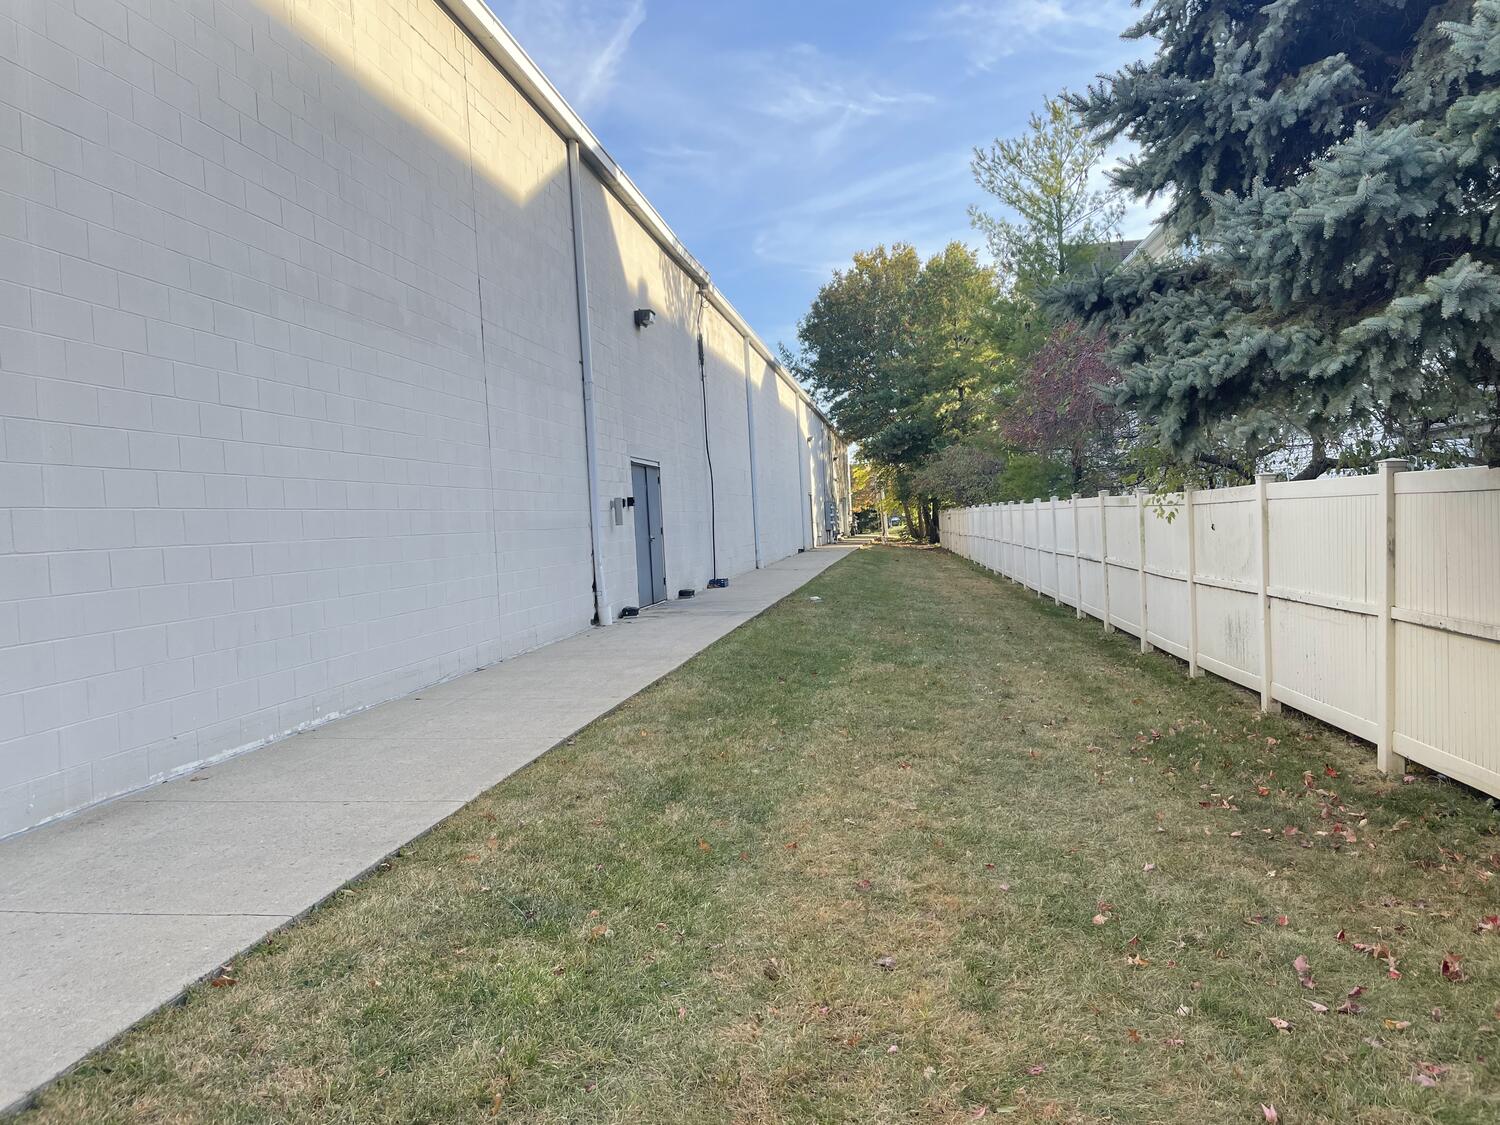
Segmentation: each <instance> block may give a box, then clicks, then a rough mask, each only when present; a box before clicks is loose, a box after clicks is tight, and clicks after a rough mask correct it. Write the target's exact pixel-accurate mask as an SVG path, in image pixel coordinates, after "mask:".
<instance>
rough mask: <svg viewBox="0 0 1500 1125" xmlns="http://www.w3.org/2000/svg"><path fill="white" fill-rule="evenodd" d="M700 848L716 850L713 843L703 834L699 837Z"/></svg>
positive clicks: (705, 850) (702, 849) (702, 850)
mask: <svg viewBox="0 0 1500 1125" xmlns="http://www.w3.org/2000/svg"><path fill="white" fill-rule="evenodd" d="M698 850H699V851H700V852H711V851H713V850H714V846H713V845H712V844H710V843H709V842H708V841H707V840H705V839H704V838H703V837H702V836H699V837H698Z"/></svg>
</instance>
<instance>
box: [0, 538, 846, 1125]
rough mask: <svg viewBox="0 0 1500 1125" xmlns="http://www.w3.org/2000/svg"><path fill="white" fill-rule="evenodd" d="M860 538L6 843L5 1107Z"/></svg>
mask: <svg viewBox="0 0 1500 1125" xmlns="http://www.w3.org/2000/svg"><path fill="white" fill-rule="evenodd" d="M851 549H852V548H821V549H819V550H817V551H813V552H809V553H807V554H802V555H796V556H794V557H792V558H790V559H786V560H784V561H783V562H780V563H777V564H776V565H775V566H772V567H770V568H768V569H766V570H760V571H756V572H754V573H752V574H746V575H742V576H741V577H738V578H736V579H734V581H733V583H732V584H731V586H730V588H729V589H728V590H715V591H709V592H707V593H700V594H699V595H698V596H697V597H696V598H693V599H692V600H690V601H678V602H672V603H670V604H669V605H666V606H661V607H658V608H655V609H651V610H648V611H647V612H646V613H645V614H643V615H642V616H641V617H639V618H637V619H635V620H633V621H624V622H621V623H619V624H618V625H617V626H612V627H611V628H608V629H594V630H590V631H589V632H586V633H582V634H580V635H578V636H576V637H572V638H570V639H568V640H565V641H559V642H558V643H556V644H553V645H549V646H547V647H546V648H543V649H539V650H537V651H536V652H532V653H528V654H526V655H524V656H519V657H516V658H514V659H512V660H507V661H505V662H504V663H502V664H497V665H495V666H493V667H491V668H487V669H484V670H483V671H479V672H474V673H472V674H470V675H467V676H464V677H462V678H460V679H457V680H452V681H450V682H448V683H446V684H443V685H441V686H439V687H435V688H430V689H426V690H423V691H419V692H415V693H413V694H412V695H409V696H407V697H406V698H404V699H398V700H396V701H394V702H392V703H386V704H383V705H381V706H379V707H375V708H372V709H370V710H368V711H364V712H361V713H360V714H358V715H352V716H350V717H349V718H347V719H340V720H337V721H335V722H332V723H329V724H327V725H325V726H322V727H319V728H317V729H316V730H313V731H309V732H308V733H306V734H300V735H296V736H294V737H292V738H287V739H284V740H282V741H281V742H277V743H273V744H272V745H270V746H267V747H265V748H263V749H261V750H257V751H254V752H253V753H249V754H245V755H243V756H241V757H238V758H235V759H233V760H231V761H228V762H224V763H222V764H220V765H217V766H211V767H206V768H204V769H202V770H199V771H198V772H197V773H195V774H193V775H191V776H189V777H186V778H183V779H180V780H177V781H172V782H168V783H167V784H164V785H159V786H156V787H155V788H152V789H148V790H145V791H143V792H141V793H138V794H136V795H134V796H131V797H126V798H123V799H121V800H118V801H115V802H113V803H111V804H108V805H104V806H102V807H100V808H97V809H93V810H90V811H88V812H84V813H81V814H79V815H78V816H75V817H72V818H70V819H67V820H64V821H60V822H58V823H56V824H52V825H49V826H47V827H44V828H40V829H37V830H36V831H34V832H30V833H28V834H26V835H24V836H20V837H17V838H15V839H13V840H9V841H7V842H4V843H0V1112H4V1109H5V1108H6V1107H13V1105H14V1103H16V1102H17V1101H18V1100H20V1099H23V1098H25V1097H26V1095H27V1094H28V1093H29V1092H30V1091H32V1090H34V1089H35V1088H36V1087H38V1086H40V1085H43V1084H45V1083H46V1082H48V1081H50V1080H51V1079H53V1078H55V1077H56V1076H57V1075H58V1074H60V1073H62V1072H63V1071H65V1070H67V1069H68V1068H69V1067H71V1066H73V1064H75V1063H76V1062H78V1060H79V1059H81V1058H83V1056H85V1055H86V1054H87V1053H88V1052H89V1051H91V1050H93V1049H94V1048H96V1047H99V1046H101V1045H103V1044H104V1043H106V1042H108V1041H109V1040H110V1039H112V1038H114V1037H115V1036H116V1035H118V1034H119V1033H120V1032H122V1031H124V1030H125V1029H126V1028H128V1027H129V1026H130V1025H131V1024H133V1023H135V1022H136V1021H137V1020H139V1019H140V1018H141V1017H143V1016H145V1015H147V1014H149V1013H150V1012H152V1011H154V1010H155V1009H156V1008H158V1007H160V1006H161V1005H162V1004H164V1003H166V1002H167V1001H168V1000H171V999H172V998H173V997H175V996H176V995H178V993H180V992H181V991H182V990H183V989H184V988H186V987H187V986H188V985H189V984H191V983H193V982H194V981H196V980H198V979H199V978H201V977H203V976H204V975H205V974H207V973H210V972H212V971H213V970H214V969H215V968H216V967H217V966H218V965H219V964H221V963H223V962H225V961H227V960H229V959H230V958H232V957H234V956H236V955H237V954H238V953H240V951H241V950H243V949H245V948H246V947H247V946H249V945H251V944H253V943H254V942H256V941H257V940H258V939H260V938H261V937H263V936H264V935H265V934H267V933H268V932H270V931H271V930H274V929H276V928H277V927H278V926H281V925H284V924H285V923H287V922H289V921H291V920H292V919H294V918H295V917H297V916H298V915H299V914H301V913H303V912H304V911H306V910H307V909H308V908H310V907H312V906H313V905H314V904H316V903H317V902H318V901H320V900H321V899H323V898H325V897H326V896H327V895H329V894H331V893H332V892H333V891H335V890H337V889H338V888H339V887H340V886H342V885H343V884H344V883H346V882H348V881H349V880H350V879H352V878H354V877H355V876H357V875H359V874H361V873H362V872H364V871H366V870H368V869H369V868H370V867H372V866H374V865H375V864H376V863H378V862H379V861H380V860H381V859H382V858H383V857H384V856H386V855H388V854H389V853H390V852H392V851H394V850H395V849H397V848H399V847H400V846H401V845H403V844H405V843H406V842H407V841H408V840H410V839H412V838H413V837H414V836H417V835H418V834H420V833H422V832H424V831H426V830H427V829H428V828H430V827H432V825H434V824H436V823H437V822H438V821H440V820H442V819H443V818H444V817H446V816H447V815H449V814H450V813H452V812H453V811H455V810H456V809H458V808H461V807H462V806H463V805H464V804H466V803H467V802H468V801H470V800H472V799H473V798H474V797H476V796H478V795H479V794H480V793H482V792H484V791H485V790H486V789H488V788H489V787H490V786H492V785H494V784H495V783H496V782H497V781H500V780H501V779H503V778H505V777H506V776H508V775H509V774H511V773H514V772H515V771H516V770H518V769H520V768H521V767H522V766H524V765H525V764H526V763H528V762H530V761H531V760H532V759H533V758H536V757H537V756H539V755H540V754H542V753H544V752H545V751H546V750H548V749H549V748H551V747H552V746H555V745H557V744H558V743H559V742H561V741H562V740H563V739H565V738H567V737H568V736H569V735H571V734H573V733H574V732H575V731H577V730H579V729H580V728H582V727H584V726H586V725H588V723H590V722H591V721H593V720H594V719H596V718H598V717H599V716H600V715H602V714H604V713H605V712H607V711H609V710H610V709H611V708H613V707H615V706H617V705H618V704H620V703H622V702H623V701H624V700H626V699H629V698H630V697H631V696H632V695H634V694H635V693H636V692H638V691H640V690H641V689H642V688H644V687H646V686H647V685H648V684H650V683H652V682H653V681H655V680H657V679H660V678H661V677H662V676H664V675H666V674H667V673H668V672H670V671H672V669H674V668H676V667H677V666H678V665H680V664H682V663H683V662H684V661H686V660H687V659H688V658H689V657H691V656H693V655H694V654H695V653H697V652H699V651H701V650H702V649H704V648H706V647H707V646H708V645H710V644H712V643H713V642H714V641H716V640H718V639H719V638H720V637H722V636H724V635H725V634H726V633H729V632H731V631H733V630H734V629H735V628H737V627H738V626H740V625H742V624H744V623H745V622H746V621H748V620H749V619H750V618H752V617H754V616H755V615H756V614H758V613H760V612H761V611H762V610H764V609H766V608H767V607H769V606H770V605H772V604H774V603H775V602H776V601H778V600H779V599H781V598H782V597H785V596H786V595H787V594H789V593H791V592H792V591H794V590H796V589H797V588H798V587H799V586H801V585H802V584H803V583H805V582H807V581H808V580H809V579H811V578H813V577H814V576H816V575H817V574H819V573H821V572H822V571H824V570H826V569H827V568H828V567H829V566H831V565H833V564H834V563H835V562H837V561H838V560H839V559H841V558H843V557H844V556H845V555H846V554H848V553H849V550H851Z"/></svg>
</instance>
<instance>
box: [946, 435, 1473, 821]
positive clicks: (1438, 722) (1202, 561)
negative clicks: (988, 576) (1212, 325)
mask: <svg viewBox="0 0 1500 1125" xmlns="http://www.w3.org/2000/svg"><path fill="white" fill-rule="evenodd" d="M941 527H942V540H943V544H944V546H946V547H947V548H948V549H949V550H951V551H953V552H954V553H956V554H959V555H962V556H963V557H964V558H967V559H971V560H973V561H974V562H977V563H979V564H980V565H981V566H984V567H986V568H987V569H989V570H992V571H995V572H996V573H999V574H1002V575H1005V576H1006V577H1008V578H1011V579H1013V580H1014V581H1017V582H1020V583H1022V584H1024V585H1025V586H1026V587H1028V588H1029V589H1032V590H1035V591H1037V593H1039V594H1041V595H1044V596H1047V597H1050V598H1052V599H1054V600H1055V601H1056V602H1057V603H1058V604H1060V605H1061V604H1066V605H1070V606H1073V607H1075V608H1076V609H1077V611H1078V616H1079V617H1082V616H1084V615H1085V614H1088V615H1089V616H1091V617H1097V618H1099V619H1100V620H1101V621H1103V622H1104V625H1105V628H1106V629H1108V630H1114V629H1120V630H1123V631H1125V632H1127V633H1131V634H1133V635H1135V636H1137V637H1140V638H1141V649H1142V651H1148V650H1150V649H1151V648H1159V649H1161V650H1163V651H1164V652H1169V653H1171V654H1173V655H1174V656H1177V657H1179V658H1181V659H1183V660H1185V661H1187V663H1188V674H1189V675H1194V676H1196V675H1201V674H1202V672H1203V671H1209V672H1213V673H1214V674H1215V675H1218V676H1222V677H1224V678H1225V679H1228V680H1233V681H1234V682H1235V683H1237V684H1242V685H1244V686H1245V687H1247V688H1249V689H1251V690H1252V691H1258V692H1260V696H1261V706H1262V707H1263V708H1264V709H1266V710H1273V709H1276V708H1279V707H1280V705H1281V704H1283V703H1284V704H1286V705H1287V706H1289V707H1294V708H1296V709H1297V710H1299V711H1303V712H1306V713H1307V714H1309V715H1313V716H1316V717H1317V718H1319V719H1322V720H1323V721H1324V722H1327V723H1330V724H1332V725H1333V726H1336V727H1339V728H1341V729H1343V730H1346V731H1348V732H1350V733H1351V734H1354V735H1357V736H1358V737H1360V738H1362V739H1365V740H1367V741H1369V742H1373V743H1374V744H1375V746H1376V750H1377V754H1378V758H1379V764H1380V768H1381V769H1383V770H1391V771H1399V770H1401V769H1403V768H1404V764H1403V761H1402V759H1410V760H1412V761H1415V762H1421V763H1422V764H1423V765H1425V766H1429V767H1431V768H1432V769H1435V770H1438V771H1440V772H1441V773H1445V774H1447V775H1448V776H1450V777H1453V778H1456V779H1457V780H1459V781H1463V782H1466V783H1467V784H1469V785H1473V786H1475V787H1476V788H1479V789H1482V790H1484V791H1485V792H1486V793H1490V794H1494V795H1497V796H1500V470H1496V469H1444V470H1434V471H1422V472H1410V471H1406V464H1405V462H1402V461H1386V462H1382V464H1381V466H1380V472H1379V473H1378V474H1376V475H1372V476H1362V477H1330V478H1327V479H1323V480H1314V481H1299V482H1283V481H1279V480H1277V479H1276V478H1274V477H1271V476H1263V477H1260V478H1258V479H1257V480H1256V483H1255V484H1254V485H1249V486H1245V487H1242V488H1220V489H1213V490H1208V491H1194V492H1186V493H1175V494H1171V495H1165V496H1152V495H1148V494H1145V493H1133V494H1130V495H1125V496H1111V495H1110V494H1109V493H1107V492H1101V493H1100V494H1099V495H1098V496H1097V497H1088V498H1084V497H1078V496H1075V497H1073V498H1072V499H1071V500H1058V499H1057V498H1056V497H1054V498H1052V499H1051V500H1035V501H1031V502H1030V503H1015V504H991V505H988V506H985V507H978V508H960V509H952V510H949V511H946V512H944V513H943V515H942V525H941Z"/></svg>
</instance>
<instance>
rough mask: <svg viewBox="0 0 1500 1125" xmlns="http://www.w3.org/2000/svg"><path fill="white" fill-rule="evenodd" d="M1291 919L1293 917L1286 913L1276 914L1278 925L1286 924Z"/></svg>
mask: <svg viewBox="0 0 1500 1125" xmlns="http://www.w3.org/2000/svg"><path fill="white" fill-rule="evenodd" d="M1290 921H1291V919H1290V918H1288V917H1287V916H1286V915H1285V914H1278V915H1276V924H1277V925H1278V926H1285V925H1287V924H1288V923H1289V922H1290Z"/></svg>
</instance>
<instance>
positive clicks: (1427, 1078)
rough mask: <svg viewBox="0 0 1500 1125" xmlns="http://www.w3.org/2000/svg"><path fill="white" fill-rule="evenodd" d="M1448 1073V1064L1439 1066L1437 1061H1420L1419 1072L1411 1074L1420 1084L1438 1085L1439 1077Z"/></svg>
mask: <svg viewBox="0 0 1500 1125" xmlns="http://www.w3.org/2000/svg"><path fill="white" fill-rule="evenodd" d="M1447 1073H1448V1068H1447V1067H1446V1066H1438V1065H1437V1064H1436V1063H1425V1062H1419V1063H1418V1064H1417V1073H1415V1074H1413V1075H1412V1076H1411V1080H1412V1081H1413V1082H1415V1083H1416V1084H1417V1085H1418V1086H1436V1085H1437V1084H1438V1079H1439V1078H1441V1077H1442V1076H1443V1075H1445V1074H1447Z"/></svg>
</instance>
